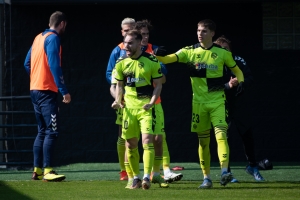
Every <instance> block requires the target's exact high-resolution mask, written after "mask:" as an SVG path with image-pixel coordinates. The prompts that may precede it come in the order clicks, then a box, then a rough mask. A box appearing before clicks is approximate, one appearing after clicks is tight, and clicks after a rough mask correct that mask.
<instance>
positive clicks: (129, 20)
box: [121, 17, 135, 28]
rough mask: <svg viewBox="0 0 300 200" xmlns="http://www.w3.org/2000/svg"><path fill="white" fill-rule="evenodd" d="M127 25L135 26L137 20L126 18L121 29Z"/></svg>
mask: <svg viewBox="0 0 300 200" xmlns="http://www.w3.org/2000/svg"><path fill="white" fill-rule="evenodd" d="M125 24H135V19H133V18H130V17H126V18H125V19H123V21H122V23H121V28H122V26H123V25H125Z"/></svg>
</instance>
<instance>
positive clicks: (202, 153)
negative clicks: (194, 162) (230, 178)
mask: <svg viewBox="0 0 300 200" xmlns="http://www.w3.org/2000/svg"><path fill="white" fill-rule="evenodd" d="M198 139H199V148H198V153H199V160H200V167H201V169H202V172H203V174H210V149H209V143H210V131H205V132H202V133H198Z"/></svg>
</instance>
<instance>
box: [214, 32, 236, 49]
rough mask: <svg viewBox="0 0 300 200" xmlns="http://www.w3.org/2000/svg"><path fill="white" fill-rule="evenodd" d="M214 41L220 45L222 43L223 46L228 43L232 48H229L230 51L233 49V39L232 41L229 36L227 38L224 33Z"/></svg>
mask: <svg viewBox="0 0 300 200" xmlns="http://www.w3.org/2000/svg"><path fill="white" fill-rule="evenodd" d="M214 43H216V44H218V45H220V46H222V44H223V43H227V44H228V46H229V48H230V49H228V50H229V51H231V50H232V47H231V41H230V40H229V39H228V38H226V37H225V36H224V35H222V36H220V37H218V38H217V39H216V40H215V41H214Z"/></svg>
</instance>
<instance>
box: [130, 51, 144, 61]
mask: <svg viewBox="0 0 300 200" xmlns="http://www.w3.org/2000/svg"><path fill="white" fill-rule="evenodd" d="M142 53H143V52H142V50H141V49H139V50H137V51H136V52H135V54H134V55H132V56H131V59H137V58H139V57H140V56H141V54H142Z"/></svg>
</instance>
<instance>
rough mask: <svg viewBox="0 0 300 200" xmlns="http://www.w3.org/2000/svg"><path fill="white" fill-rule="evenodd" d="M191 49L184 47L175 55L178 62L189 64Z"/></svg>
mask: <svg viewBox="0 0 300 200" xmlns="http://www.w3.org/2000/svg"><path fill="white" fill-rule="evenodd" d="M189 48H190V47H184V48H182V49H180V50H179V51H177V52H176V53H175V55H176V56H177V60H178V62H180V63H187V62H188V49H189Z"/></svg>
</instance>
